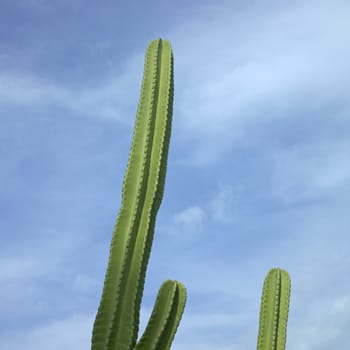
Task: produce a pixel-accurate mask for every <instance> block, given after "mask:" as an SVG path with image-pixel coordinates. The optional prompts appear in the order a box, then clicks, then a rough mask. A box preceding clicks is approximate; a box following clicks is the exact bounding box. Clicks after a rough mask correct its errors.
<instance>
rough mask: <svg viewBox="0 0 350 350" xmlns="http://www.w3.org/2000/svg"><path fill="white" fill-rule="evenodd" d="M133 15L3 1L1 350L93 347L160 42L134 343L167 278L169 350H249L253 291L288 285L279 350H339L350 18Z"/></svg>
mask: <svg viewBox="0 0 350 350" xmlns="http://www.w3.org/2000/svg"><path fill="white" fill-rule="evenodd" d="M145 3H146V2H142V1H128V2H121V1H107V0H106V1H99V2H92V1H90V2H86V1H85V2H83V1H81V0H76V1H68V0H60V1H50V2H48V1H43V0H27V1H24V0H22V1H21V0H19V1H16V2H13V1H10V0H2V5H1V13H0V119H1V128H0V141H1V147H0V155H1V172H0V191H1V192H0V208H1V215H0V232H1V234H0V283H1V288H0V348H1V349H2V350H18V349H26V350H44V349H45V350H46V349H50V350H61V349H62V348H65V349H75V350H85V349H89V348H90V338H91V330H92V324H93V320H94V318H95V314H96V311H97V307H98V304H99V300H100V296H101V292H102V284H103V280H104V274H105V269H106V266H107V259H108V252H109V244H110V240H111V235H112V230H113V226H114V222H115V219H116V215H117V213H118V210H119V206H120V199H121V188H122V181H123V177H124V172H125V169H126V163H127V159H128V152H129V148H130V144H131V137H132V131H133V124H134V119H135V114H136V108H137V103H138V98H139V93H140V86H141V79H142V73H143V60H144V53H145V50H146V47H147V45H148V43H149V42H150V41H151V40H153V39H156V38H158V37H161V38H163V39H168V40H170V41H171V44H172V47H173V50H174V63H175V100H174V114H173V128H172V138H171V144H170V150H169V161H168V172H167V181H166V186H165V194H164V198H163V202H162V205H161V208H160V210H159V213H158V217H157V223H156V229H155V236H154V242H153V247H152V251H151V257H150V261H149V265H148V270H147V276H146V283H145V290H144V297H143V303H142V309H141V331H142V330H143V328H144V327H145V324H146V322H147V320H148V317H149V315H150V312H151V309H152V307H153V303H154V300H155V297H156V294H157V291H158V288H159V286H160V285H161V283H162V282H163V281H164V280H166V279H177V280H179V281H181V282H183V283H184V284H185V285H186V288H187V293H188V298H187V304H186V308H185V312H184V315H183V319H182V321H181V323H180V326H179V328H178V331H177V333H176V336H175V339H174V342H173V347H172V349H174V350H188V349H191V350H209V349H214V348H215V349H221V350H248V349H254V348H255V347H256V339H257V330H258V316H259V307H260V296H261V289H262V283H263V280H264V277H265V275H266V273H267V272H268V270H269V269H270V268H272V267H281V268H284V269H286V270H288V272H289V273H290V276H291V281H292V291H291V304H290V312H289V322H288V334H287V349H288V350H297V349H298V350H304V349H305V350H306V349H307V350H316V349H317V350H330V349H334V348H336V349H338V350H348V349H349V347H350V341H349V337H348V332H349V329H350V279H349V278H348V275H349V271H350V254H349V253H350V238H349V233H350V217H349V205H350V200H349V198H350V163H349V154H350V138H349V132H350V118H349V112H350V99H349V84H350V70H349V61H350V47H349V45H348V41H349V36H350V24H349V23H350V22H349V21H348V14H349V11H350V4H349V2H348V1H345V0H344V1H340V0H333V1H330V0H329V1H324V0H323V1H322V0H321V1H313V0H310V1H272V0H271V1H263V2H257V1H228V0H227V1H216V2H215V3H214V2H212V1H191V2H187V1H186V2H185V1H177V2H175V1H173V2H170V1H159V0H153V1H147V5H145ZM346 213H348V214H346ZM140 334H141V332H140Z"/></svg>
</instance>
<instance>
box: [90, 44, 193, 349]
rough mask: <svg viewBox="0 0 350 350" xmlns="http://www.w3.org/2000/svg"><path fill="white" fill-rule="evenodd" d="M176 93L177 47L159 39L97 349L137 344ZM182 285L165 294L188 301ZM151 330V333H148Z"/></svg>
mask: <svg viewBox="0 0 350 350" xmlns="http://www.w3.org/2000/svg"><path fill="white" fill-rule="evenodd" d="M173 94H174V78H173V53H172V49H171V46H170V43H169V42H168V41H166V40H161V39H157V40H154V41H152V42H151V43H150V44H149V46H148V47H147V51H146V56H145V64H144V76H143V81H142V87H141V95H140V101H139V105H138V110H137V115H136V121H135V128H134V135H133V141H132V146H131V150H130V155H129V160H128V166H127V170H126V174H125V178H124V182H123V191H122V203H121V209H120V211H119V215H118V217H117V221H116V224H115V228H114V232H113V237H112V242H111V246H110V255H109V261H108V267H107V272H106V276H105V281H104V286H103V292H102V298H101V302H100V305H99V308H98V311H97V315H96V319H95V322H94V327H93V335H92V350H130V349H134V347H135V345H136V340H137V334H138V324H139V313H140V305H141V298H142V293H143V288H144V281H145V275H146V269H147V264H148V260H149V256H150V250H151V246H152V241H153V232H154V226H155V219H156V214H157V211H158V209H159V206H160V203H161V200H162V196H163V191H164V183H165V175H166V165H167V156H168V148H169V142H170V132H171V120H172V109H173ZM180 285H181V284H179V283H178V282H176V281H173V282H171V283H166V282H165V283H163V285H162V287H161V289H160V292H159V294H158V296H159V298H160V299H162V300H163V299H164V298H165V299H167V301H168V303H170V304H171V303H174V302H175V301H177V300H178V299H179V296H175V293H174V290H175V291H176V293H177V294H179V290H180V291H181V293H180V294H181V297H180V299H181V298H182V300H184V298H185V293H186V292H185V289H184V287H183V288H182V287H181V286H180ZM170 286H171V288H172V290H170V289H169V288H170ZM160 299H159V300H158V298H157V301H158V303H157V302H156V305H155V310H157V312H159V308H160V307H161V304H162V303H161V300H160ZM182 305H183V306H184V303H182ZM169 310H171V314H174V311H173V309H172V308H171V305H168V309H167V310H166V312H168V313H169V312H170V311H169ZM182 312H183V308H182V310H177V311H175V314H176V315H177V316H179V315H180V317H179V318H178V320H177V321H178V322H179V321H180V318H181V315H182ZM150 322H151V321H150ZM168 323H169V322H168ZM149 329H152V327H151V326H150V328H149ZM175 330H176V329H175ZM148 334H149V332H145V336H148ZM157 334H158V333H157ZM170 343H171V342H170ZM169 345H170V344H169Z"/></svg>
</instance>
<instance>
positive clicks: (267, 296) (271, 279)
mask: <svg viewBox="0 0 350 350" xmlns="http://www.w3.org/2000/svg"><path fill="white" fill-rule="evenodd" d="M289 299H290V277H289V274H288V272H287V271H285V270H282V269H280V268H274V269H271V270H270V271H269V272H268V274H267V275H266V277H265V281H264V287H263V293H262V298H261V306H260V324H259V333H258V346H257V348H258V350H284V349H285V346H286V339H287V321H288V310H289Z"/></svg>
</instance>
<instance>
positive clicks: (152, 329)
mask: <svg viewBox="0 0 350 350" xmlns="http://www.w3.org/2000/svg"><path fill="white" fill-rule="evenodd" d="M185 303H186V289H185V287H184V285H183V284H182V283H179V282H177V281H171V280H167V281H165V282H164V283H163V284H162V286H161V287H160V290H159V292H158V295H157V300H156V302H155V305H154V308H153V311H152V315H151V318H150V320H149V322H148V324H147V326H146V329H145V332H144V333H143V335H142V337H141V339H140V340H139V341H138V343H137V345H136V348H135V350H150V349H153V350H169V349H170V346H171V343H172V341H173V339H174V336H175V332H176V330H177V327H178V325H179V323H180V320H181V317H182V314H183V311H184V308H185Z"/></svg>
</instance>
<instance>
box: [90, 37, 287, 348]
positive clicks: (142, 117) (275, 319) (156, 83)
mask: <svg viewBox="0 0 350 350" xmlns="http://www.w3.org/2000/svg"><path fill="white" fill-rule="evenodd" d="M173 96H174V71H173V53H172V49H171V45H170V43H169V41H167V40H162V39H157V40H153V41H152V42H151V43H150V44H149V45H148V47H147V52H146V56H145V64H144V75H143V81H142V87H141V96H140V101H139V105H138V110H137V115H136V122H135V128H134V135H133V141H132V146H131V150H130V155H129V160H128V166H127V169H126V174H125V178H124V183H123V191H122V203H121V208H120V211H119V215H118V217H117V221H116V224H115V228H114V232H113V237H112V242H111V246H110V255H109V260H108V267H107V272H106V276H105V280H104V286H103V292H102V298H101V302H100V305H99V308H98V311H97V315H96V318H95V322H94V326H93V332H92V340H91V343H92V350H169V349H170V346H171V343H172V341H173V339H174V336H175V332H176V330H177V328H178V325H179V323H180V320H181V317H182V314H183V312H184V308H185V303H186V288H185V286H184V285H183V284H182V283H180V282H178V281H175V280H167V281H165V282H164V283H163V284H162V285H161V287H160V289H159V292H158V295H157V298H156V302H155V305H154V308H153V311H152V314H151V317H150V320H149V322H148V324H147V326H146V329H145V331H144V333H143V335H142V337H141V338H140V339H139V341H138V342H137V336H138V328H139V318H140V306H141V299H142V293H143V288H144V282H145V275H146V269H147V264H148V260H149V256H150V251H151V247H152V242H153V234H154V227H155V220H156V215H157V211H158V209H159V206H160V203H161V200H162V197H163V192H164V183H165V175H166V165H167V157H168V149H169V142H170V133H171V121H172V111H173ZM289 298H290V277H289V274H288V272H287V271H285V270H282V269H279V268H274V269H271V270H270V271H269V272H268V274H267V275H266V278H265V281H264V287H263V293H262V299H261V308H260V323H259V333H258V344H257V348H258V350H284V349H285V344H286V328H287V319H288V309H289Z"/></svg>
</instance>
